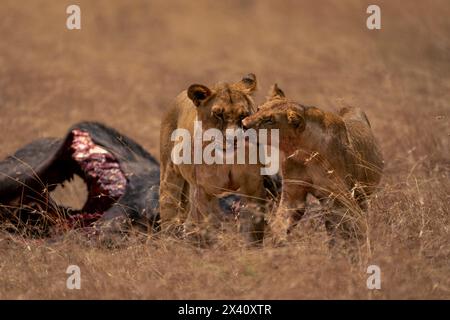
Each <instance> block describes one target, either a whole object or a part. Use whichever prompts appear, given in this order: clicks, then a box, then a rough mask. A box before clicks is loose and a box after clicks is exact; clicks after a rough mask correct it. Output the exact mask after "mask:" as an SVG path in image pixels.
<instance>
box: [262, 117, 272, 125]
mask: <svg viewBox="0 0 450 320" xmlns="http://www.w3.org/2000/svg"><path fill="white" fill-rule="evenodd" d="M263 121H264V123H265V124H273V118H272V117H267V118H264V120H263Z"/></svg>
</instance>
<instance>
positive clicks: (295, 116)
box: [242, 85, 383, 241]
mask: <svg viewBox="0 0 450 320" xmlns="http://www.w3.org/2000/svg"><path fill="white" fill-rule="evenodd" d="M242 123H243V125H244V128H255V129H260V128H265V129H275V128H276V129H279V130H280V131H279V134H280V144H279V146H280V151H281V159H280V160H281V162H282V163H281V171H282V172H281V174H282V179H283V181H282V195H281V200H280V204H279V206H278V209H277V211H276V213H275V217H274V219H273V220H272V223H271V227H272V230H273V232H274V236H275V239H278V240H281V241H284V240H285V239H286V234H288V233H289V231H290V230H291V228H292V227H293V226H294V225H295V223H296V222H297V221H298V220H299V219H300V218H301V217H302V216H303V214H304V212H305V202H306V196H307V194H308V193H311V194H312V195H314V196H315V197H316V198H318V199H319V200H320V201H321V204H322V207H324V208H326V209H327V210H329V211H332V214H330V213H329V212H328V214H325V215H324V218H325V225H326V228H327V230H328V232H329V233H332V234H335V231H336V230H338V232H339V234H342V235H345V236H346V237H348V236H349V233H352V234H353V235H355V234H356V235H358V234H360V232H358V231H362V230H354V228H355V227H359V228H362V227H363V226H362V224H361V223H356V224H355V223H353V222H355V220H357V219H354V218H356V217H355V215H354V214H353V215H352V214H351V213H355V211H357V212H359V211H360V210H355V207H356V208H358V207H360V209H362V210H366V209H367V203H366V201H367V197H368V196H369V195H370V194H371V193H373V191H374V189H375V187H376V186H377V184H378V183H379V181H380V178H381V173H382V168H383V160H382V155H381V152H380V149H379V147H378V144H377V143H376V141H375V138H374V136H373V134H372V131H371V128H370V123H369V121H368V119H367V116H366V115H365V113H364V112H363V111H362V110H360V109H358V108H353V107H345V108H343V109H341V110H340V111H339V113H338V114H335V113H330V112H325V111H322V110H320V109H318V108H315V107H306V106H303V105H301V104H299V103H297V102H294V101H291V100H288V99H286V97H285V95H284V93H283V91H282V90H281V89H279V88H278V86H277V85H274V86H273V87H272V89H271V91H270V92H269V96H268V99H267V101H266V102H265V103H264V104H263V105H262V106H260V107H259V109H258V111H257V112H256V113H254V114H253V115H250V116H248V117H247V118H245V119H244V120H243V121H242ZM352 203H353V204H356V206H352ZM356 216H357V215H356ZM359 222H361V221H359ZM351 223H352V224H351ZM337 226H339V228H336V227H337ZM354 231H357V232H356V233H354ZM332 239H334V237H333V238H332Z"/></svg>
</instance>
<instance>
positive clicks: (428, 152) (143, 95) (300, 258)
mask: <svg viewBox="0 0 450 320" xmlns="http://www.w3.org/2000/svg"><path fill="white" fill-rule="evenodd" d="M375 3H376V4H378V5H379V6H380V8H381V13H382V16H381V22H382V28H381V30H368V29H367V28H366V18H367V17H368V14H367V13H366V9H367V6H368V5H369V4H375ZM70 4H72V3H71V2H70V1H41V0H39V1H27V2H23V1H12V0H11V1H2V3H1V4H0V16H1V19H0V31H1V38H2V41H0V158H3V157H5V156H7V155H8V154H10V153H12V152H14V151H15V150H16V149H17V148H19V147H20V146H22V145H23V144H25V143H27V142H29V141H31V140H33V139H35V138H37V137H47V136H63V135H64V134H65V132H66V130H67V129H68V128H69V126H71V125H72V124H74V123H75V122H77V121H81V120H97V121H101V122H104V123H106V124H108V125H110V126H113V127H115V128H117V129H118V130H119V131H121V132H123V133H125V134H127V135H128V136H130V137H132V138H134V139H135V140H136V141H137V142H139V143H140V144H142V145H143V146H144V147H145V148H146V149H147V150H149V151H150V152H151V153H152V154H154V155H155V156H158V153H159V145H158V141H159V137H158V132H159V122H160V118H161V115H162V114H163V112H164V111H165V109H166V108H168V107H169V105H170V103H171V101H172V100H173V98H174V97H175V96H176V95H177V94H178V93H179V92H180V91H182V90H184V89H186V88H187V87H188V86H189V85H190V84H192V83H203V84H212V83H215V82H217V81H225V80H229V81H235V80H238V79H240V78H241V77H242V75H244V74H247V73H249V72H253V73H255V74H256V75H257V77H258V80H259V88H260V90H259V93H258V94H257V95H256V100H257V101H258V102H261V101H263V99H264V95H265V93H266V91H267V90H268V88H269V86H270V85H271V84H272V83H274V82H277V83H278V84H279V85H280V86H281V87H282V88H283V90H284V91H285V92H286V94H287V96H289V97H291V98H293V99H296V100H298V101H299V102H302V103H303V104H307V105H316V106H318V107H321V108H324V109H326V110H336V109H337V108H338V107H339V106H340V105H341V104H342V103H343V102H344V103H349V104H352V105H355V106H359V107H361V108H363V110H364V111H365V112H366V113H367V115H368V117H369V119H370V122H371V124H372V128H373V131H374V134H375V136H376V137H377V139H378V141H379V143H380V145H381V148H382V151H383V155H384V158H385V172H384V178H383V180H382V183H381V190H380V192H379V193H378V194H377V195H376V196H375V197H374V199H373V203H372V207H371V209H370V211H369V212H368V215H367V223H368V226H369V233H368V235H367V238H366V244H365V245H364V246H362V249H361V251H360V253H359V255H358V259H357V261H349V260H348V259H346V258H345V256H342V255H337V254H333V253H331V252H330V251H329V249H328V247H327V245H326V235H325V233H324V232H323V229H322V228H321V226H320V225H319V224H318V222H317V221H315V219H314V217H310V218H309V219H306V221H305V222H303V223H302V224H301V225H300V226H299V227H298V229H297V230H296V236H295V239H294V240H293V241H292V242H291V243H290V244H289V245H288V246H286V247H282V248H275V247H273V246H271V245H270V244H266V245H264V246H263V247H262V248H247V247H245V246H243V245H242V244H240V242H239V241H237V235H236V234H234V233H233V232H228V233H224V234H223V236H222V239H221V240H220V241H219V243H218V244H217V245H216V246H213V247H211V248H203V249H201V248H197V247H194V246H191V245H189V244H187V243H184V242H181V241H179V240H176V239H173V238H170V237H168V236H165V235H162V236H161V237H159V238H153V237H145V236H142V235H136V236H133V237H132V239H130V240H129V241H127V242H125V243H124V244H122V245H121V246H119V247H117V248H110V247H108V246H106V245H100V244H97V243H94V244H93V243H91V242H89V241H87V240H85V237H83V235H82V234H78V233H76V232H75V233H72V232H71V233H69V234H67V235H66V236H64V237H63V238H61V239H57V240H55V241H51V242H49V241H44V240H36V239H29V238H24V237H18V236H12V235H10V234H7V233H5V232H1V233H0V298H3V299H5V298H10V299H22V298H38V299H48V298H56V299H59V298H68V299H76V298H96V299H104V298H137V299H164V298H175V299H179V298H194V299H195V298H206V299H212V298H227V299H228V298H230V299H240V298H244V299H246V298H255V299H279V298H288V299H299V298H319V299H330V298H338V299H340V298H355V299H368V298H369V299H370V298H374V299H393V298H396V299H408V298H425V299H429V298H439V299H449V298H450V280H449V279H450V264H449V261H450V259H449V258H450V245H449V240H450V235H449V231H450V230H449V228H450V223H449V222H450V219H449V208H450V206H449V203H450V201H449V194H450V184H449V169H450V163H449V160H450V156H449V145H448V139H449V136H450V128H449V121H448V119H449V116H450V114H449V113H450V105H449V103H450V68H449V66H450V20H449V19H448V17H449V16H450V4H449V2H448V1H446V0H441V1H438V0H435V1H433V2H424V1H419V0H415V1H408V2H404V1H371V2H367V1H352V0H349V1H328V0H327V1H320V2H318V1H256V0H248V1H206V0H200V1H194V2H193V1H133V2H126V1H77V4H79V5H80V7H81V12H82V29H81V30H74V31H69V30H67V29H66V27H65V22H66V17H67V14H66V13H65V11H66V7H67V6H68V5H70ZM75 189H76V188H72V189H71V188H69V189H68V190H69V193H68V194H67V192H66V194H65V195H64V196H62V197H63V198H64V197H65V198H64V199H65V200H64V201H68V202H73V203H77V202H79V201H80V199H79V198H80V197H82V195H80V194H79V192H78V191H76V190H75ZM71 190H72V191H71ZM70 264H76V265H78V266H79V267H80V268H81V277H82V287H81V290H68V289H67V288H66V279H67V276H68V275H67V274H66V273H65V271H66V268H67V266H68V265H70ZM369 265H378V266H379V267H380V269H381V286H382V287H381V290H368V289H367V286H366V280H367V277H368V276H369V275H368V274H367V273H366V270H367V267H368V266H369Z"/></svg>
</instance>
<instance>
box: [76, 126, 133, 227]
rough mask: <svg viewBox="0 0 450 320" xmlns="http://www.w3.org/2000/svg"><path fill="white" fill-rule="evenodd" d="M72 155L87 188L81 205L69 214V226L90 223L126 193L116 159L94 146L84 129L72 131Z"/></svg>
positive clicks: (124, 179) (101, 148)
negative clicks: (85, 198)
mask: <svg viewBox="0 0 450 320" xmlns="http://www.w3.org/2000/svg"><path fill="white" fill-rule="evenodd" d="M71 133H72V141H71V144H70V148H69V150H70V152H71V158H72V159H73V160H74V161H75V162H76V163H77V164H78V167H79V169H80V170H79V172H78V173H79V174H80V175H81V177H82V178H83V180H84V181H85V183H86V185H87V188H88V198H87V201H86V203H85V204H84V206H83V208H82V209H81V210H79V211H72V212H71V213H70V214H68V221H69V224H70V225H71V226H80V227H85V226H89V225H90V224H92V223H93V222H95V221H96V220H97V219H99V218H100V217H101V216H102V215H103V213H104V212H105V211H106V210H108V209H109V208H110V207H111V206H112V205H113V204H114V203H115V202H117V200H118V199H119V198H120V197H122V196H123V194H124V193H125V188H126V185H127V179H126V177H125V174H124V173H123V171H122V169H121V168H120V165H119V162H118V161H117V159H116V158H115V157H114V155H113V154H111V153H110V152H109V151H107V150H106V149H104V148H103V147H101V146H99V145H97V144H95V143H94V141H93V140H92V138H91V136H90V134H89V133H88V132H86V131H83V130H79V129H74V130H72V132H71Z"/></svg>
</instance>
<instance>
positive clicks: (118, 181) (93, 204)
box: [0, 122, 160, 234]
mask: <svg viewBox="0 0 450 320" xmlns="http://www.w3.org/2000/svg"><path fill="white" fill-rule="evenodd" d="M74 175H78V176H80V177H81V178H82V179H83V180H84V182H85V183H86V186H87V189H88V198H87V201H86V203H85V204H84V206H83V208H82V209H80V210H72V209H70V208H65V207H62V206H60V205H58V204H56V203H55V201H53V199H52V198H51V196H50V194H49V193H50V192H51V191H52V190H54V189H55V188H56V186H57V185H60V184H63V183H64V182H66V181H68V180H70V179H72V178H73V176H74ZM159 175H160V174H159V164H158V162H157V161H156V160H155V159H154V158H153V156H152V155H150V154H149V153H148V152H147V151H145V150H144V149H143V148H142V147H141V146H140V145H138V144H137V143H136V142H134V141H133V140H131V139H130V138H128V137H126V136H125V135H122V134H121V133H119V132H117V131H116V130H115V129H113V128H110V127H107V126H105V125H103V124H100V123H96V122H81V123H78V124H76V125H74V126H73V127H72V128H70V130H69V131H68V133H67V134H66V136H65V137H64V138H63V139H57V138H44V139H39V140H36V141H33V142H31V143H30V144H28V145H26V146H24V147H23V148H21V149H19V150H18V151H17V152H16V153H15V154H14V155H13V156H9V157H7V158H6V159H4V160H3V161H1V162H0V213H1V214H2V218H3V220H5V219H8V220H9V221H14V222H15V223H18V224H25V225H28V226H37V227H39V232H40V233H42V232H43V233H44V234H45V233H47V232H48V230H50V229H51V228H50V227H51V226H55V225H61V223H62V225H65V226H67V227H92V226H96V225H101V223H102V222H105V221H112V220H121V221H127V222H131V223H132V224H133V225H135V226H138V227H140V228H143V229H145V230H146V231H148V230H150V229H153V230H157V229H158V220H159V194H158V193H159Z"/></svg>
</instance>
